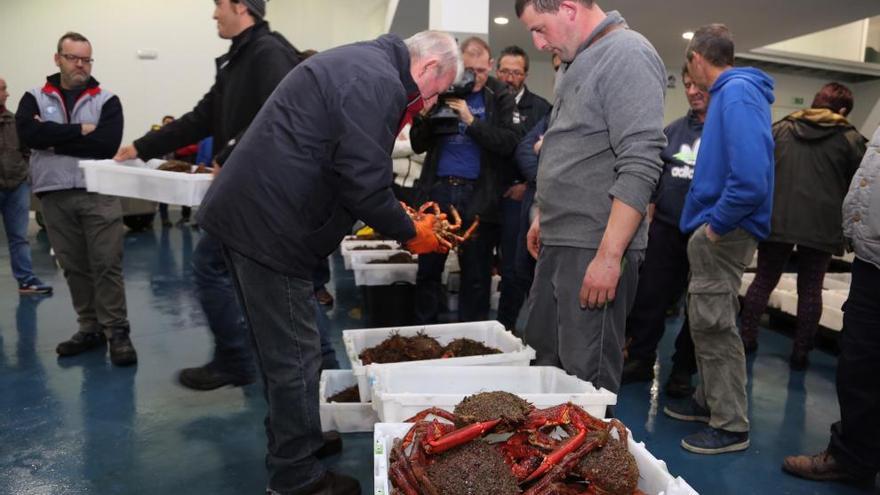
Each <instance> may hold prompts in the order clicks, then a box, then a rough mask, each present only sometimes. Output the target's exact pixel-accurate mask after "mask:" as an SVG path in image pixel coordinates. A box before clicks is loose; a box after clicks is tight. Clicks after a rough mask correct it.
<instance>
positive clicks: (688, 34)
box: [681, 31, 694, 41]
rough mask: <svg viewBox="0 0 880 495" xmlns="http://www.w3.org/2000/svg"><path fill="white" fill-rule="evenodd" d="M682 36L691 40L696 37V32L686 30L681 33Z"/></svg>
mask: <svg viewBox="0 0 880 495" xmlns="http://www.w3.org/2000/svg"><path fill="white" fill-rule="evenodd" d="M681 37H682V38H684V39H686V40H688V41H690V40H692V39H694V32H693V31H685V32H684V33H681Z"/></svg>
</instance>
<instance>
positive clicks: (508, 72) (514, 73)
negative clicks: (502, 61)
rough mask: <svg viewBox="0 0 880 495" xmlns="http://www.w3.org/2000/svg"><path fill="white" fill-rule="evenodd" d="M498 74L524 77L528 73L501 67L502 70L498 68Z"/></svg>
mask: <svg viewBox="0 0 880 495" xmlns="http://www.w3.org/2000/svg"><path fill="white" fill-rule="evenodd" d="M498 75H499V76H514V77H523V76H524V75H526V73H525V72H523V71H521V70H510V69H500V70H498Z"/></svg>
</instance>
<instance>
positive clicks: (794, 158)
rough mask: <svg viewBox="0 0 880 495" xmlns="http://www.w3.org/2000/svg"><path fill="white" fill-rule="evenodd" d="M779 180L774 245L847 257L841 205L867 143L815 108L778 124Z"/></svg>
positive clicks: (775, 129) (848, 126) (832, 115)
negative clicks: (781, 243)
mask: <svg viewBox="0 0 880 495" xmlns="http://www.w3.org/2000/svg"><path fill="white" fill-rule="evenodd" d="M773 140H774V141H775V143H776V147H775V151H774V156H775V159H776V178H775V186H774V192H773V216H772V219H771V232H770V237H768V238H767V241H768V242H783V243H787V244H797V245H803V246H807V247H810V248H813V249H818V250H820V251H825V252H828V253H832V254H837V255H841V254H843V249H844V239H843V230H842V226H841V225H842V221H843V220H842V217H841V205H842V204H843V198H844V197H845V196H846V193H847V190H848V189H849V183H850V181H851V180H852V177H853V174H855V172H856V170H857V169H858V168H859V163H860V162H861V160H862V157H863V156H864V154H865V145H866V143H867V140H866V139H865V138H864V137H863V136H862V135H861V134H860V133H859V132H858V131H857V130H856V129H855V128H854V127H853V126H852V124H850V123H849V122H848V121H847V120H846V119H845V118H844V117H843V116H841V115H838V114H836V113H834V112H832V111H830V110H826V109H819V108H811V109H808V110H804V111H800V112H796V113H793V114H791V115H789V116H787V117H785V118H784V119H782V120H780V121H779V122H777V123H776V124H774V125H773Z"/></svg>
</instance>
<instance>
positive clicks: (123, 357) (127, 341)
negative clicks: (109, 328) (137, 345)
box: [110, 330, 138, 366]
mask: <svg viewBox="0 0 880 495" xmlns="http://www.w3.org/2000/svg"><path fill="white" fill-rule="evenodd" d="M110 362H111V363H113V364H115V365H116V366H131V365H133V364H137V362H138V357H137V351H135V350H134V345H133V344H132V343H131V338H130V337H129V336H128V330H114V331H113V334H112V336H111V337H110Z"/></svg>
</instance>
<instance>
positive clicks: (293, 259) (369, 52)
mask: <svg viewBox="0 0 880 495" xmlns="http://www.w3.org/2000/svg"><path fill="white" fill-rule="evenodd" d="M417 97H419V96H418V87H417V86H416V83H415V81H413V79H412V76H411V74H410V55H409V51H408V50H407V48H406V45H405V44H404V43H403V40H401V39H400V38H399V37H397V36H395V35H385V36H382V37H380V38H378V39H376V40H373V41H368V42H362V43H355V44H352V45H346V46H342V47H339V48H334V49H332V50H328V51H325V52H322V53H319V54H318V55H315V56H313V57H311V58H309V59H308V60H306V61H304V62H303V63H301V64H299V65H298V66H297V67H296V69H294V70H293V71H291V72H290V73H289V74H288V75H287V76H286V77H285V78H284V80H282V81H281V83H280V84H279V85H278V88H276V90H275V92H274V93H272V96H271V97H270V98H269V99H268V100H267V101H266V104H265V105H264V106H263V108H262V109H261V110H260V112H259V113H258V114H257V117H256V118H255V119H254V121H253V123H251V125H250V127H249V128H248V130H247V132H246V133H245V134H244V137H243V138H242V139H241V141H240V142H239V144H238V146H236V148H235V150H234V151H233V152H232V155H230V157H229V159H228V160H227V162H226V164H225V165H224V167H223V169H222V171H221V172H220V174H219V176H218V177H217V178H216V179H215V181H214V184H213V185H212V186H211V189H210V190H209V191H208V194H207V195H206V196H205V198H204V200H203V201H202V207H201V209H200V211H199V225H200V226H201V227H202V228H204V229H205V230H206V231H208V232H209V233H210V234H211V235H213V236H216V237H217V238H219V239H220V240H221V241H222V242H223V243H224V244H225V245H227V246H228V247H230V248H232V249H233V250H235V251H238V252H239V253H241V254H242V255H244V256H246V257H248V258H251V259H253V260H255V261H257V262H259V263H262V264H263V265H266V266H267V267H269V268H271V269H272V270H275V271H277V272H279V273H284V274H286V275H288V276H293V277H297V278H301V279H306V280H311V277H312V271H313V269H314V266H315V265H316V264H317V263H318V261H319V260H321V259H324V258H326V257H327V255H329V254H330V253H331V252H332V251H333V250H334V249H336V247H337V246H338V245H339V243H340V241H341V240H342V238H343V236H345V235H346V234H347V233H349V232H350V231H351V228H352V226H353V225H354V222H355V219H358V218H359V219H361V220H363V221H364V222H366V223H367V224H368V225H370V226H372V227H373V228H374V229H376V230H378V231H379V232H382V233H383V234H385V235H387V236H390V237H392V238H394V239H397V240H398V241H403V242H405V241H407V240H409V239H411V238H413V237H415V227H414V225H413V223H412V221H411V220H410V219H409V217H408V216H407V215H406V213H405V212H404V211H403V209H402V208H401V207H400V204H399V203H398V202H397V200H396V199H395V198H394V194H393V193H392V192H391V183H392V173H391V151H392V149H393V147H394V139H395V137H396V136H397V133H398V129H399V127H400V123H401V119H402V117H403V115H404V113H405V111H406V108H407V105H408V104H409V103H410V102H411V101H414V99H415V98H417Z"/></svg>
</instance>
